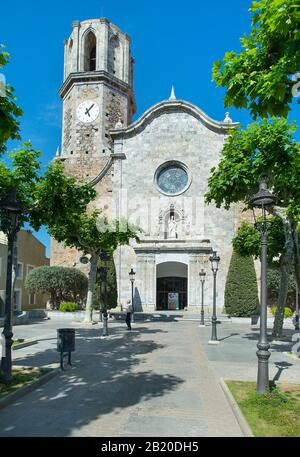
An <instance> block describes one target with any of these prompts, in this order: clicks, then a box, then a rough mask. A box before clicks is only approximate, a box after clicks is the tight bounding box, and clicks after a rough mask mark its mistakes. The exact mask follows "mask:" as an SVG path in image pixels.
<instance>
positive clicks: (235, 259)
mask: <svg viewBox="0 0 300 457" xmlns="http://www.w3.org/2000/svg"><path fill="white" fill-rule="evenodd" d="M257 309H258V289H257V281H256V273H255V268H254V262H253V258H252V257H251V256H241V255H240V254H238V253H237V252H236V251H235V250H233V253H232V257H231V261H230V265H229V270H228V275H227V279H226V286H225V311H226V313H228V314H229V315H230V316H237V317H251V316H253V315H255V314H256V313H257Z"/></svg>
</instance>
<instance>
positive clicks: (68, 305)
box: [59, 301, 78, 313]
mask: <svg viewBox="0 0 300 457" xmlns="http://www.w3.org/2000/svg"><path fill="white" fill-rule="evenodd" d="M77 309H78V306H77V305H76V303H73V302H71V301H64V302H62V303H61V304H60V307H59V311H61V312H63V313H74V312H75V311H77Z"/></svg>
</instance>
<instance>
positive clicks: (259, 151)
mask: <svg viewBox="0 0 300 457" xmlns="http://www.w3.org/2000/svg"><path fill="white" fill-rule="evenodd" d="M295 131H296V126H295V125H293V124H289V123H288V122H287V121H286V120H285V119H278V118H273V119H272V120H271V122H268V121H266V120H262V121H258V122H254V123H252V124H250V125H249V126H248V129H247V130H242V129H236V130H234V131H233V132H232V133H231V134H230V135H229V137H228V139H227V141H226V143H225V145H224V148H223V151H222V153H221V160H220V162H219V164H218V167H214V168H212V170H211V175H210V177H209V179H208V185H209V190H208V192H207V193H206V201H207V202H208V203H210V202H212V201H214V202H215V204H216V206H217V207H218V208H219V207H220V206H222V205H223V206H224V207H225V208H227V209H228V208H229V207H230V205H231V204H232V203H237V202H244V203H245V205H247V206H248V200H249V196H250V195H252V194H254V193H255V192H257V191H258V184H259V180H260V179H261V177H262V176H265V177H267V179H268V183H269V187H270V188H272V189H273V192H274V193H275V194H276V196H277V198H278V200H277V205H278V206H281V207H284V208H288V210H289V212H290V213H291V214H293V215H294V216H298V215H299V214H300V205H299V202H300V148H299V144H298V143H296V142H295V141H294V138H293V134H294V132H295Z"/></svg>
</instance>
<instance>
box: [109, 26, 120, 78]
mask: <svg viewBox="0 0 300 457" xmlns="http://www.w3.org/2000/svg"><path fill="white" fill-rule="evenodd" d="M119 57H120V43H119V38H118V36H117V35H113V36H112V37H111V38H110V40H109V46H108V63H107V64H108V72H109V73H111V74H113V75H116V73H117V71H118V68H119V65H120V63H119Z"/></svg>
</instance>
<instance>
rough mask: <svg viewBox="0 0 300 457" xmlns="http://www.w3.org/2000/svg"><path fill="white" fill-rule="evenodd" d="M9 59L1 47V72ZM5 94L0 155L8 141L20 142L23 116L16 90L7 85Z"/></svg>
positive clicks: (0, 115) (1, 107)
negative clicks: (20, 118) (20, 119)
mask: <svg viewBox="0 0 300 457" xmlns="http://www.w3.org/2000/svg"><path fill="white" fill-rule="evenodd" d="M9 59H10V55H9V54H8V52H6V51H4V50H3V46H1V45H0V72H1V71H2V68H3V67H4V66H5V65H7V64H8V62H9ZM4 92H5V96H1V94H0V155H1V154H3V153H4V152H5V151H6V149H7V146H6V143H7V141H8V140H10V139H11V140H20V123H19V121H18V118H19V117H21V116H22V114H23V112H22V110H21V108H20V107H19V106H18V105H17V104H16V97H15V95H14V88H13V87H12V86H11V85H10V84H6V85H5V88H4Z"/></svg>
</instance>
